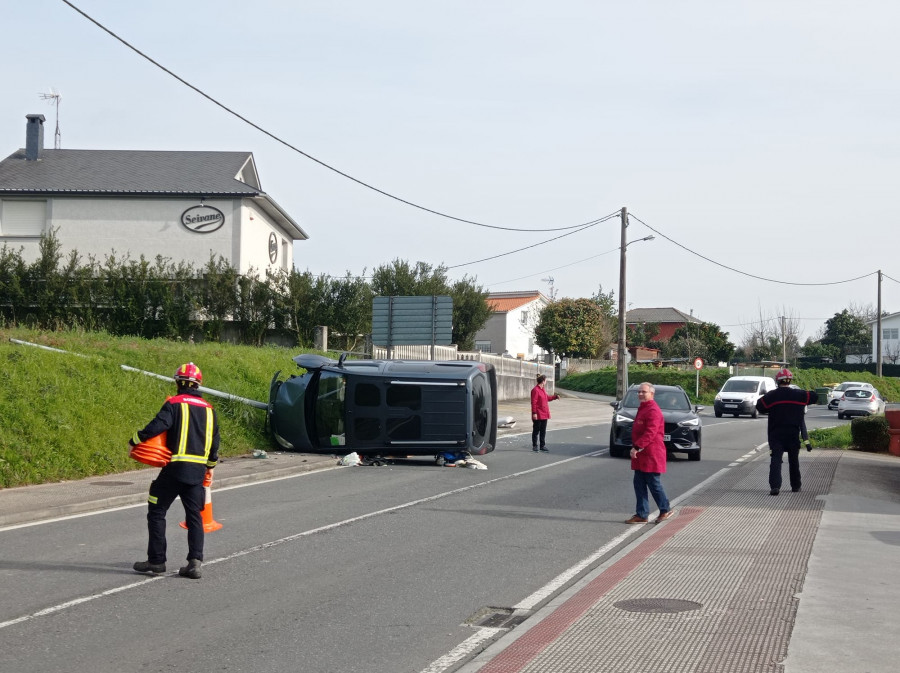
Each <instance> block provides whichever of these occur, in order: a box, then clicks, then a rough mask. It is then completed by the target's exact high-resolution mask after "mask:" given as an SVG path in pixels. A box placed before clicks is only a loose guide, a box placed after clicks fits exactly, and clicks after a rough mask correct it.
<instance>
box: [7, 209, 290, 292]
mask: <svg viewBox="0 0 900 673" xmlns="http://www.w3.org/2000/svg"><path fill="white" fill-rule="evenodd" d="M203 203H204V205H207V206H212V207H214V208H218V209H219V210H220V211H222V213H223V214H224V215H225V224H224V225H223V226H222V227H221V228H219V229H218V230H216V231H214V232H211V233H203V234H201V233H195V232H193V231H190V230H188V229H187V228H185V227H184V226H183V225H182V224H181V214H182V213H183V212H184V211H185V210H186V209H188V208H190V207H192V206H197V205H200V203H199V201H198V200H196V199H193V198H192V199H177V198H143V197H142V198H96V197H54V198H48V199H47V228H46V231H47V232H49V231H50V230H51V228H52V229H56V235H57V238H58V239H59V241H60V244H61V246H62V253H63V256H66V255H67V254H68V253H69V252H70V251H71V250H73V249H75V250H78V253H79V254H80V255H81V257H82V262H83V263H84V262H86V260H87V258H88V256H90V255H93V256H94V257H95V258H96V259H97V260H98V261H100V262H102V261H103V260H104V259H105V258H106V257H107V256H108V255H110V254H112V253H113V252H115V254H116V256H117V257H124V256H125V255H126V254H128V255H129V256H130V258H131V259H135V260H136V259H139V258H140V256H141V255H144V257H145V258H147V259H148V260H151V261H152V260H154V259H155V258H156V256H157V255H162V256H163V257H167V258H169V259H171V260H172V261H173V262H175V263H177V262H180V261H185V262H190V263H193V264H194V265H195V266H197V267H201V266H203V265H204V264H206V262H208V261H209V258H210V255H213V256H215V257H218V256H219V255H221V256H222V257H223V258H225V259H226V260H227V261H228V262H230V263H231V264H232V265H234V266H235V267H236V268H237V269H238V271H239V272H240V273H247V272H248V271H249V270H250V268H251V267H252V268H254V269H255V270H256V271H257V272H258V273H259V275H260V277H263V276H264V275H265V269H267V268H271V269H273V270H274V269H278V268H284V266H283V262H284V260H285V256H286V257H287V268H288V269H289V268H291V266H292V265H293V242H292V241H291V240H290V237H288V236H286V235H285V233H284V232H283V231H282V230H281V229H280V228H279V227H277V226H276V225H275V224H274V223H273V222H272V221H271V220H270V218H269V217H268V216H267V215H266V214H265V213H264V212H262V211H261V210H260V209H258V208H257V207H256V206H255V205H254V204H253V203H252V202H251V201H249V200H242V199H205V200H204V202H203ZM271 233H274V234H275V235H276V239H277V247H278V256H277V259H276V262H275V264H272V263H271V262H270V261H269V235H270V234H271ZM284 242H286V243H287V250H285V248H284V245H283V243H284ZM3 243H6V244H7V245H8V246H9V247H10V248H12V249H14V250H18V249H19V248H22V256H23V258H24V259H25V261H26V262H32V261H34V260H36V259H37V258H38V255H39V239H38V238H36V237H0V246H2V244H3Z"/></svg>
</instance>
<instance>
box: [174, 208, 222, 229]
mask: <svg viewBox="0 0 900 673" xmlns="http://www.w3.org/2000/svg"><path fill="white" fill-rule="evenodd" d="M181 224H183V225H184V226H185V227H186V228H188V229H190V230H191V231H193V232H194V233H197V234H211V233H212V232H214V231H217V230H219V229H221V228H222V225H223V224H225V215H224V214H223V213H222V211H221V210H219V209H218V208H213V207H212V206H193V207H192V208H188V209H187V210H186V211H184V212H183V213H181Z"/></svg>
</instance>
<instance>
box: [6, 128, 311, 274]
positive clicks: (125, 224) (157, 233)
mask: <svg viewBox="0 0 900 673" xmlns="http://www.w3.org/2000/svg"><path fill="white" fill-rule="evenodd" d="M26 119H27V123H26V134H25V136H26V141H25V148H24V149H19V150H17V151H15V152H13V153H12V154H11V155H9V156H8V157H7V158H6V159H4V160H3V161H0V247H2V246H3V244H6V245H8V246H9V247H10V248H12V249H14V250H18V249H20V248H21V249H22V250H23V252H22V254H23V257H24V258H25V260H26V261H27V262H31V261H34V260H35V259H37V257H38V254H39V241H40V237H41V236H42V235H45V234H48V233H49V232H51V231H54V232H55V234H56V237H57V238H58V240H59V242H60V244H61V247H62V252H63V254H64V255H66V254H68V253H69V252H70V251H72V250H77V251H78V253H79V254H80V255H81V256H82V257H83V258H84V259H87V257H88V256H93V257H94V258H96V259H98V260H99V261H101V262H102V261H103V259H104V258H105V257H106V256H107V255H109V254H111V253H112V252H115V253H116V255H117V256H120V257H124V256H125V255H126V254H127V255H128V256H129V257H130V258H131V259H134V260H136V259H138V258H139V257H140V256H141V255H143V256H144V257H145V258H147V259H149V260H154V259H155V258H156V256H157V255H162V256H163V257H166V258H169V259H170V260H171V261H172V262H174V263H179V262H190V263H193V264H194V266H203V265H204V264H205V263H206V262H208V261H209V259H210V257H211V256H213V257H216V258H218V257H219V256H221V257H222V258H223V259H225V260H226V261H227V262H228V263H230V264H231V265H232V266H233V267H235V268H236V269H237V270H238V272H239V273H241V274H246V273H248V272H249V271H250V270H251V269H253V270H255V271H256V272H257V273H258V274H259V275H260V276H263V275H264V274H265V271H266V270H267V269H269V270H277V269H286V270H288V269H291V268H292V267H293V260H294V249H293V248H294V242H296V241H304V240H306V239H307V238H309V236H307V234H306V232H305V231H303V229H302V228H301V227H300V225H299V224H298V223H297V222H296V221H294V219H293V218H291V216H290V215H288V214H287V212H285V211H284V209H282V208H281V206H279V205H278V204H277V203H276V202H275V201H274V200H273V199H272V197H271V196H269V195H268V194H266V193H265V192H264V191H263V190H262V188H261V187H260V181H259V175H258V173H257V170H256V163H255V162H254V160H253V154H252V153H250V152H187V151H184V152H181V151H172V152H168V151H132V150H68V149H60V150H55V149H54V150H51V149H44V115H40V114H33V115H27V116H26Z"/></svg>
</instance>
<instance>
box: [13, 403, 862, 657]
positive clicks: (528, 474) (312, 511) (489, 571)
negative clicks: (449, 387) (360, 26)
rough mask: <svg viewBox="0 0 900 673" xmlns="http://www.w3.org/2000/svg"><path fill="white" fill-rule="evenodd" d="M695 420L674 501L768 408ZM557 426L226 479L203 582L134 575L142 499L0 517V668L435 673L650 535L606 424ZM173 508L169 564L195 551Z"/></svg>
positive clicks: (822, 420)
mask: <svg viewBox="0 0 900 673" xmlns="http://www.w3.org/2000/svg"><path fill="white" fill-rule="evenodd" d="M703 415H704V435H703V459H702V460H701V461H700V462H689V461H688V460H686V459H675V460H671V461H670V464H669V472H668V473H667V474H666V476H665V477H664V482H663V483H664V485H665V487H666V490H667V492H668V494H669V497H670V498H677V497H678V496H679V495H681V494H683V493H685V492H687V491H688V490H690V489H691V488H693V487H694V486H695V485H697V484H699V483H700V482H702V481H703V480H705V479H707V478H709V477H711V476H712V475H714V474H715V473H716V472H718V470H719V469H721V468H722V467H724V466H725V465H728V464H729V463H732V462H733V461H735V460H736V459H738V458H741V457H742V456H746V454H747V453H748V452H749V451H751V450H753V449H754V448H755V447H757V446H759V445H760V444H761V443H762V442H764V441H765V423H766V421H765V419H764V418H760V419H757V420H752V419H749V418H742V419H733V418H727V417H726V418H722V419H716V418H714V417H713V416H712V410H711V409H707V410H706V411H704V414H703ZM837 422H838V421H837V420H836V415H835V413H834V412H825V411H824V410H822V409H818V408H812V409H811V410H810V412H809V414H808V425H809V426H810V428H812V427H818V426H820V425H831V424H834V423H837ZM841 422H845V421H841ZM552 423H553V422H552V421H551V426H550V432H549V433H548V445H549V446H550V447H551V449H552V452H551V453H550V454H537V453H533V452H532V451H531V450H530V437H527V436H524V435H522V436H512V437H505V438H503V439H502V440H501V442H500V445H499V446H498V449H497V450H496V451H495V452H494V453H492V454H490V455H488V456H487V457H486V458H485V459H484V462H485V463H486V464H487V465H488V466H489V469H488V470H471V469H460V468H448V467H443V468H441V467H437V466H435V465H434V464H433V463H431V462H430V461H428V460H425V459H423V460H417V461H408V462H403V463H397V464H394V465H391V466H387V467H381V468H375V467H370V468H356V467H354V468H341V469H334V470H326V471H321V472H314V473H309V474H305V475H303V476H298V477H294V478H287V479H282V480H279V481H272V482H267V483H263V484H253V485H248V486H246V487H242V488H232V489H219V490H218V491H216V492H215V499H214V503H213V504H214V514H215V518H216V519H217V520H218V521H220V522H221V523H222V524H223V525H224V528H223V529H222V530H221V531H218V532H215V533H212V534H210V535H208V536H207V554H206V563H205V564H204V577H203V579H202V580H201V581H191V580H186V579H182V578H179V577H177V576H172V575H171V574H169V575H164V576H161V577H158V578H153V579H151V578H145V577H144V576H141V575H137V574H134V573H133V572H131V570H130V567H131V563H132V562H133V561H134V560H138V559H143V558H144V554H143V550H144V548H145V545H146V529H145V524H144V508H143V506H141V507H133V508H126V509H121V510H118V511H112V512H104V513H99V514H97V515H94V516H87V517H82V518H77V519H70V520H67V521H58V522H55V523H47V524H42V525H35V526H29V527H22V528H16V529H13V530H7V531H3V532H2V533H0V544H2V549H3V553H2V557H0V587H2V595H3V597H4V600H3V601H2V602H0V671H11V672H12V671H15V672H16V673H28V672H30V671H34V672H41V673H57V672H62V671H66V672H69V671H96V672H97V673H105V672H107V671H109V672H113V671H115V672H116V673H122V672H127V671H135V672H137V671H141V672H152V671H169V670H212V671H230V672H244V671H247V672H249V671H253V672H254V673H264V672H268V671H273V672H274V671H304V672H305V673H318V672H326V671H327V672H340V673H354V672H357V671H359V672H366V673H402V672H407V671H408V672H410V673H417V672H421V671H426V670H427V671H429V673H434V672H436V671H438V670H441V668H440V664H434V663H433V662H436V661H442V657H445V655H446V654H447V653H448V652H450V651H452V650H453V649H454V648H457V647H458V646H459V645H460V644H461V643H463V642H464V641H465V640H466V639H467V638H469V637H470V636H471V635H472V633H473V629H472V627H471V626H470V625H468V624H467V620H471V619H472V618H474V617H477V616H479V615H484V614H487V613H488V612H489V610H488V609H489V608H513V607H516V608H519V609H533V608H536V607H538V606H539V605H540V604H541V603H542V602H543V601H545V600H546V599H547V598H549V597H550V595H552V593H553V591H555V590H557V589H558V588H560V587H561V586H562V585H563V584H565V583H566V582H567V581H570V580H571V579H573V578H574V577H573V576H572V575H571V574H570V575H569V576H564V577H563V578H562V579H560V576H561V575H562V574H564V573H565V572H566V571H567V570H569V569H572V568H578V567H581V566H579V564H582V565H583V563H584V562H585V559H593V560H592V561H591V563H592V564H596V563H598V562H600V561H601V560H602V558H606V556H607V555H609V554H612V553H614V552H615V549H616V548H618V547H620V546H621V545H623V544H625V543H627V542H629V541H631V540H632V539H633V536H637V535H640V534H641V530H642V528H641V527H637V528H635V527H628V526H625V525H623V523H622V521H623V520H624V519H625V518H627V517H628V516H630V515H631V514H632V513H633V505H634V503H633V499H634V495H633V492H632V489H631V472H630V467H629V461H628V460H626V459H615V458H610V457H609V456H608V455H607V446H606V441H607V438H608V436H609V425H608V424H600V425H596V426H590V427H583V428H574V429H566V430H554V429H553V427H552ZM178 510H179V506H178V505H177V504H176V505H175V507H174V508H173V511H172V512H171V513H170V517H169V546H170V548H169V558H170V561H169V570H170V571H171V570H177V567H178V566H179V565H180V564H181V562H182V559H183V558H184V555H185V553H186V542H185V535H184V531H182V530H181V529H180V528H178V527H177V526H176V525H175V521H178V520H180V519H179V518H178V514H180V512H179V511H178ZM610 545H611V546H610ZM604 550H605V551H604ZM598 553H599V554H601V556H598ZM586 569H587V568H586V567H582V570H586ZM575 572H576V574H577V571H575Z"/></svg>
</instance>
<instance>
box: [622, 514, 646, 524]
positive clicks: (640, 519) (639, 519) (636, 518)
mask: <svg viewBox="0 0 900 673" xmlns="http://www.w3.org/2000/svg"><path fill="white" fill-rule="evenodd" d="M625 523H647V519H646V517H643V516H638V515H637V514H635V515H634V516H633V517H631V518H630V519H628V520H627V521H626V522H625Z"/></svg>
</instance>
